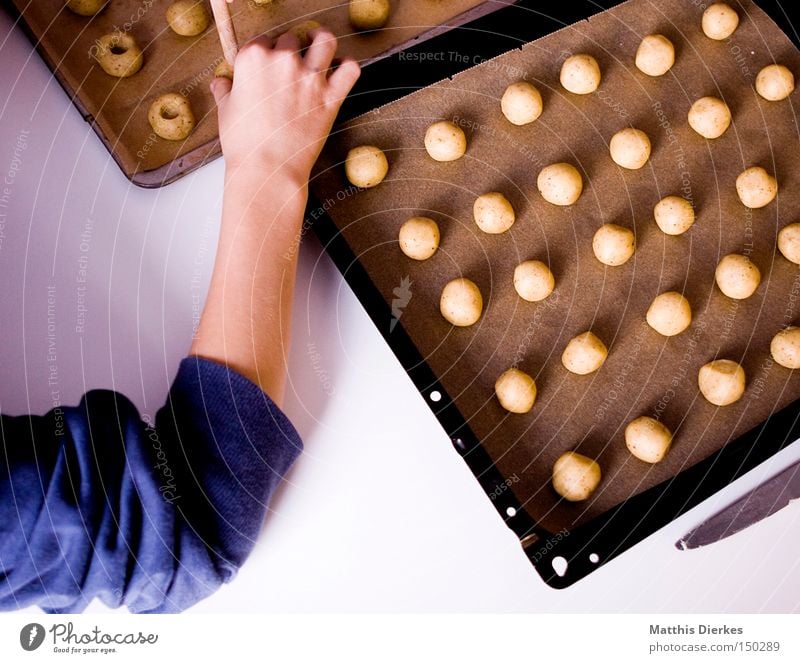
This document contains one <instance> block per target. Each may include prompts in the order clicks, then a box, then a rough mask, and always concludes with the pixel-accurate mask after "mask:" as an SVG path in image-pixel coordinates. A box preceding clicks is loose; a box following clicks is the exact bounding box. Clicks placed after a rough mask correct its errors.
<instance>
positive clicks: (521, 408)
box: [494, 368, 536, 414]
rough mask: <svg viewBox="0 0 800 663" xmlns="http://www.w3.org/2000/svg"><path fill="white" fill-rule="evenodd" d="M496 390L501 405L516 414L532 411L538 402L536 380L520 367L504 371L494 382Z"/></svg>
mask: <svg viewBox="0 0 800 663" xmlns="http://www.w3.org/2000/svg"><path fill="white" fill-rule="evenodd" d="M494 392H495V394H496V395H497V400H498V401H500V405H501V406H502V407H503V408H504V409H506V410H508V411H509V412H512V413H514V414H525V413H527V412H530V411H531V408H532V407H533V404H534V403H535V402H536V382H535V381H534V379H533V378H532V377H531V376H530V375H528V374H527V373H525V372H524V371H521V370H519V369H518V368H509V369H508V370H507V371H504V372H503V374H502V375H501V376H500V377H499V378H497V381H496V382H495V383H494Z"/></svg>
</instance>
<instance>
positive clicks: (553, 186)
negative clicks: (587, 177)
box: [536, 163, 583, 207]
mask: <svg viewBox="0 0 800 663" xmlns="http://www.w3.org/2000/svg"><path fill="white" fill-rule="evenodd" d="M536 186H537V187H538V189H539V193H541V194H542V198H544V199H545V200H546V201H547V202H548V203H551V204H552V205H559V206H562V207H563V206H566V205H572V204H574V203H575V202H576V201H577V200H578V198H580V196H581V192H582V191H583V178H582V177H581V174H580V172H578V169H577V168H575V166H573V165H571V164H568V163H554V164H551V165H549V166H545V167H544V168H542V170H541V171H540V172H539V177H538V178H537V179H536Z"/></svg>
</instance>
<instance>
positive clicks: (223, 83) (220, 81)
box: [211, 76, 232, 108]
mask: <svg viewBox="0 0 800 663" xmlns="http://www.w3.org/2000/svg"><path fill="white" fill-rule="evenodd" d="M231 84H232V81H231V79H230V78H225V77H224V76H217V77H216V78H214V80H212V81H211V94H213V95H214V101H216V102H217V107H218V108H220V107H222V106H223V105H224V103H225V101H226V100H227V98H228V94H230V91H231Z"/></svg>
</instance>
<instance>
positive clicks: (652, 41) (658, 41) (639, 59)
mask: <svg viewBox="0 0 800 663" xmlns="http://www.w3.org/2000/svg"><path fill="white" fill-rule="evenodd" d="M674 64H675V46H673V44H672V42H671V41H670V40H669V39H667V38H666V37H665V36H664V35H647V36H646V37H645V38H644V39H642V43H641V44H639V48H638V49H637V51H636V68H637V69H639V71H641V72H642V73H643V74H647V75H648V76H653V77H657V76H663V75H664V74H666V73H667V72H668V71H669V70H670V69H672V65H674Z"/></svg>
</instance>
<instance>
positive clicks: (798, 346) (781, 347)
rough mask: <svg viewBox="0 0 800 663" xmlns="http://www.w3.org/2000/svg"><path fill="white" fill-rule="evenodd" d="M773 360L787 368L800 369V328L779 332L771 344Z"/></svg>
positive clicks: (770, 349) (790, 328) (788, 328)
mask: <svg viewBox="0 0 800 663" xmlns="http://www.w3.org/2000/svg"><path fill="white" fill-rule="evenodd" d="M769 351H770V354H771V355H772V358H773V359H774V360H775V361H776V362H777V363H779V364H780V365H781V366H783V367H785V368H791V369H792V370H794V369H796V368H800V328H798V327H787V328H786V329H783V330H781V331H779V332H778V333H777V334H775V336H774V337H773V338H772V342H771V343H770V344H769Z"/></svg>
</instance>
